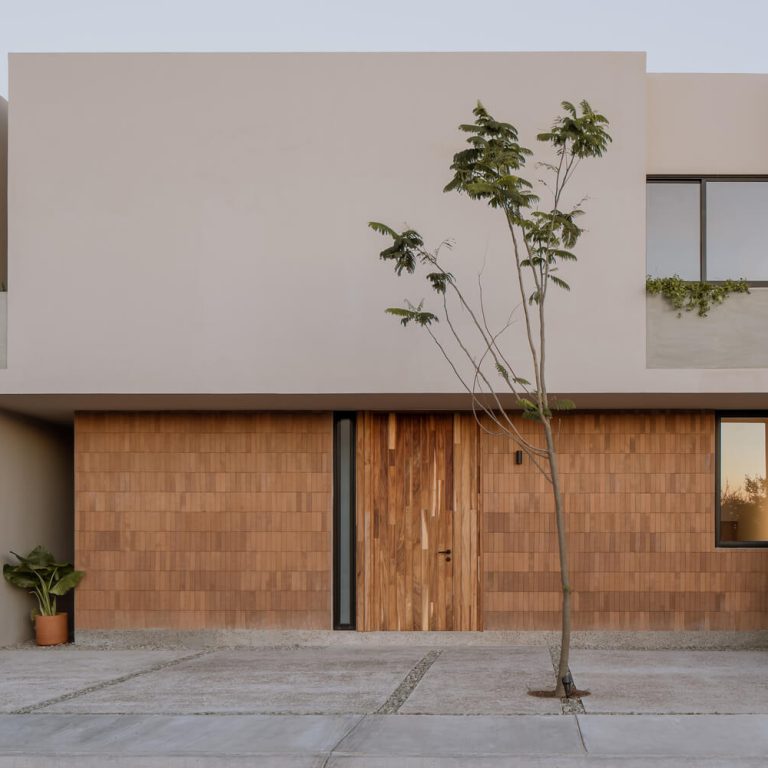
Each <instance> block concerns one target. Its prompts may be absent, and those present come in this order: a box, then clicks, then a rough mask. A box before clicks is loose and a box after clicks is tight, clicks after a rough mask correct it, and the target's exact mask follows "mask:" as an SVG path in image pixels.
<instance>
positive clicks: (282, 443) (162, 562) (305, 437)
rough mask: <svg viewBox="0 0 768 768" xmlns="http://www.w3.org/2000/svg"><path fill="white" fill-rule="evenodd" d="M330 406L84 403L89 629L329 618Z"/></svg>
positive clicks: (81, 460)
mask: <svg viewBox="0 0 768 768" xmlns="http://www.w3.org/2000/svg"><path fill="white" fill-rule="evenodd" d="M332 429H333V424H332V417H331V414H311V413H302V414H286V413H271V414H263V413H248V414H240V413H228V414H209V413H197V414H181V413H180V414H168V413H165V414H161V413H136V414H128V413H120V414H117V413H116V414H110V413H104V414H90V413H89V414H78V415H77V416H76V419H75V472H76V478H75V530H76V541H75V550H76V561H77V567H78V568H82V569H83V570H85V571H86V573H87V576H86V578H85V579H84V580H83V582H82V583H81V585H80V587H79V588H78V591H77V600H76V606H77V608H76V610H77V619H76V620H77V627H78V628H79V629H111V628H144V627H163V628H178V629H197V628H252V627H253V628H256V627H264V628H320V629H329V628H330V627H331V572H332V568H331V535H330V526H331V517H332V516H331V488H332Z"/></svg>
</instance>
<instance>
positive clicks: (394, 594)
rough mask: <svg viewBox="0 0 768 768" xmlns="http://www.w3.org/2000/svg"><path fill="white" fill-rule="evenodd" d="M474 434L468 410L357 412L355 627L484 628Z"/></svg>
mask: <svg viewBox="0 0 768 768" xmlns="http://www.w3.org/2000/svg"><path fill="white" fill-rule="evenodd" d="M477 432H478V428H477V424H476V423H475V421H474V419H473V418H472V417H471V416H465V415H456V416H453V415H439V414H431V415H416V414H393V413H390V414H381V413H364V414H360V416H359V417H358V430H357V440H358V444H357V562H358V572H357V579H358V581H357V584H358V589H357V616H358V628H359V629H362V630H367V631H372V630H427V629H432V630H441V629H464V630H469V629H478V628H479V620H480V613H479V611H480V608H479V557H480V554H479V531H478V503H479V474H478V452H479V445H478V438H477ZM447 549H451V550H452V554H451V556H450V559H448V558H447V557H445V556H444V555H442V554H440V550H447Z"/></svg>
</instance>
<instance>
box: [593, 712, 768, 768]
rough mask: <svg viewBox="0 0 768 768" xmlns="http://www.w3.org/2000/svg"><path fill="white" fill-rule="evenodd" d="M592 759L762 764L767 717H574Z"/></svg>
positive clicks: (766, 744) (766, 745)
mask: <svg viewBox="0 0 768 768" xmlns="http://www.w3.org/2000/svg"><path fill="white" fill-rule="evenodd" d="M578 721H579V726H580V728H581V733H582V736H583V738H584V745H585V746H586V748H587V752H588V753H589V754H590V755H604V756H607V755H616V756H619V755H620V756H627V755H643V756H656V755H658V756H668V757H676V756H685V757H709V758H726V759H729V760H736V759H737V758H762V760H763V761H764V762H767V761H768V758H766V756H767V755H768V716H766V715H578Z"/></svg>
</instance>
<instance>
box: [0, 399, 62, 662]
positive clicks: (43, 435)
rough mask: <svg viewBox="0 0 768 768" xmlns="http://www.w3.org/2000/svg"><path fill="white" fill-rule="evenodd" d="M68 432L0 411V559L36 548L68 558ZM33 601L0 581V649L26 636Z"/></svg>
mask: <svg viewBox="0 0 768 768" xmlns="http://www.w3.org/2000/svg"><path fill="white" fill-rule="evenodd" d="M73 510H74V500H73V469H72V438H71V430H60V429H55V428H52V427H49V426H47V425H44V424H41V423H39V422H34V421H29V420H25V419H21V418H19V417H16V416H11V415H9V414H6V413H2V412H0V561H1V562H3V563H8V562H15V559H14V558H13V557H12V556H10V555H9V552H8V550H11V549H12V550H14V551H15V552H20V553H24V552H28V551H29V550H31V549H32V548H33V547H35V546H37V545H38V544H43V545H44V546H46V547H48V548H49V549H50V550H51V551H52V552H53V553H54V554H56V555H57V556H58V557H62V558H67V559H70V560H71V559H72V557H73V516H74V511H73ZM34 606H35V602H34V598H32V597H30V596H29V595H27V594H26V593H24V592H22V591H21V590H19V589H17V588H15V587H12V586H10V585H9V584H8V583H6V581H5V580H4V579H3V580H2V581H0V615H1V616H2V617H3V620H2V621H0V647H1V646H5V645H12V644H15V643H20V642H22V641H24V640H28V639H29V638H31V637H32V635H33V632H32V624H31V622H30V620H29V615H30V611H31V610H32V608H33V607H34Z"/></svg>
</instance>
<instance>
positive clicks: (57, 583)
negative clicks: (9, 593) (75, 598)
mask: <svg viewBox="0 0 768 768" xmlns="http://www.w3.org/2000/svg"><path fill="white" fill-rule="evenodd" d="M11 554H12V555H13V556H14V557H15V558H16V559H17V560H18V563H17V564H16V565H11V564H9V563H6V564H5V565H3V576H4V577H5V580H6V581H7V582H8V583H9V584H12V585H13V586H14V587H19V589H24V590H26V591H28V592H29V593H30V594H32V595H34V596H35V598H36V599H37V604H38V607H39V609H40V613H41V614H42V615H43V616H55V615H56V597H57V596H61V595H65V594H66V593H67V592H69V591H70V590H71V589H73V588H74V587H76V586H77V585H78V584H79V583H80V580H81V579H82V578H83V576H84V575H85V574H84V573H83V571H76V570H75V569H74V566H73V565H72V564H71V563H66V562H62V563H60V562H57V561H56V558H55V557H54V556H53V555H52V554H51V553H50V552H49V551H48V550H47V549H45V548H44V547H42V546H37V547H35V548H34V549H33V550H32V551H31V552H29V553H28V554H27V555H18V554H16V552H11Z"/></svg>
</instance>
